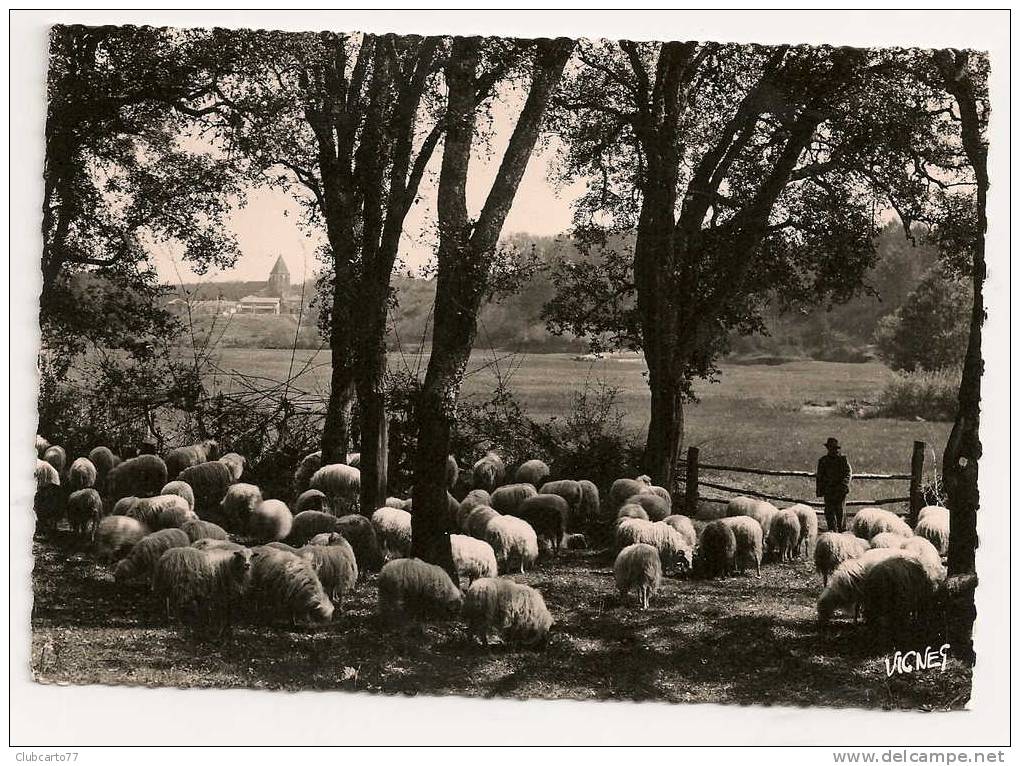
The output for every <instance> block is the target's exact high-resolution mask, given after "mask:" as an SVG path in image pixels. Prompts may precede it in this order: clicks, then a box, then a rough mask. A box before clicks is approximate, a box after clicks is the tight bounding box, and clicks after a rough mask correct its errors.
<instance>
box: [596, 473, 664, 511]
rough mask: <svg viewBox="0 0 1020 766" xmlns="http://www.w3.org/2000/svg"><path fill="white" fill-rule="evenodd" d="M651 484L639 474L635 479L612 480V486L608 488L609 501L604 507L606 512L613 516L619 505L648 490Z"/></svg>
mask: <svg viewBox="0 0 1020 766" xmlns="http://www.w3.org/2000/svg"><path fill="white" fill-rule="evenodd" d="M651 484H652V482H651V480H650V479H648V477H647V476H640V477H638V478H637V479H617V480H616V481H614V482H613V486H612V487H610V488H609V502H608V503H607V507H606V509H605V510H606V512H607V513H608V514H609V515H610V516H611V517H615V516H616V512H617V511H618V510H620V507H621V506H622V505H623V504H624V503H626V501H627V499H628V498H631V497H634V495H641V494H644V493H646V492H648V491H649V488H650V487H651Z"/></svg>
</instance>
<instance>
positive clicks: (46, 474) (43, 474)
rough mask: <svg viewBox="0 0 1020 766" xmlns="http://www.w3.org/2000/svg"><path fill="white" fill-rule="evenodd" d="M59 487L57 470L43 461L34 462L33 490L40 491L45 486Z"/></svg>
mask: <svg viewBox="0 0 1020 766" xmlns="http://www.w3.org/2000/svg"><path fill="white" fill-rule="evenodd" d="M49 485H52V486H54V487H59V486H60V474H59V473H57V469H56V468H54V467H53V466H52V465H50V464H49V463H47V462H46V461H45V460H36V461H35V488H36V489H37V490H39V489H42V488H43V487H45V486H49Z"/></svg>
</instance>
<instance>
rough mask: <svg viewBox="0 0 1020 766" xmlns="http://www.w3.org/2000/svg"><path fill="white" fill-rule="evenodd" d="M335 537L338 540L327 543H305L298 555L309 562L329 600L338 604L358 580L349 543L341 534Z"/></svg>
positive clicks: (356, 566) (352, 551) (355, 561)
mask: <svg viewBox="0 0 1020 766" xmlns="http://www.w3.org/2000/svg"><path fill="white" fill-rule="evenodd" d="M337 537H338V538H339V540H337V541H335V542H332V543H331V544H329V545H306V546H305V547H303V548H302V549H301V550H300V555H301V556H302V557H303V558H305V559H307V560H308V561H309V563H311V565H312V569H314V570H315V574H316V576H317V577H318V578H319V582H320V583H322V588H323V590H325V591H326V595H327V596H329V598H330V601H332V602H333V604H334V605H335V606H340V605H341V604H342V603H343V598H344V596H345V595H346V594H347V593H349V592H350V591H351V590H353V589H354V584H355V583H356V582H357V581H358V564H357V560H356V558H355V556H354V549H353V548H351V545H350V543H348V542H347V541H346V540H344V538H343V536H341V535H337Z"/></svg>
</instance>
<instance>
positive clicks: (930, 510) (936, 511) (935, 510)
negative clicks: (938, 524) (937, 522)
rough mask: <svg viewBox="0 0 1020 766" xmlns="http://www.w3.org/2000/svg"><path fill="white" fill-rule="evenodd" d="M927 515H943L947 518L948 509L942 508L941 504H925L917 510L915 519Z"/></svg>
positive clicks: (920, 518)
mask: <svg viewBox="0 0 1020 766" xmlns="http://www.w3.org/2000/svg"><path fill="white" fill-rule="evenodd" d="M929 515H935V516H945V517H947V518H948V517H949V509H948V508H943V507H942V506H941V505H926V506H925V507H924V508H922V509H921V510H920V511H918V512H917V520H918V521H921V520H922V519H924V518H926V517H928V516H929Z"/></svg>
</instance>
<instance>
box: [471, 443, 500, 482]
mask: <svg viewBox="0 0 1020 766" xmlns="http://www.w3.org/2000/svg"><path fill="white" fill-rule="evenodd" d="M471 475H472V478H473V484H474V488H475V489H484V490H485V491H487V492H492V491H493V490H494V489H496V487H498V486H499V485H500V484H502V483H503V479H504V478H506V464H505V463H504V462H503V458H501V457H500V456H499V455H497V454H496V453H495V452H489V453H488V454H486V456H485V457H483V458H482V459H481V460H479V461H478V462H476V463H475V464H474V466H472V468H471Z"/></svg>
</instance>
